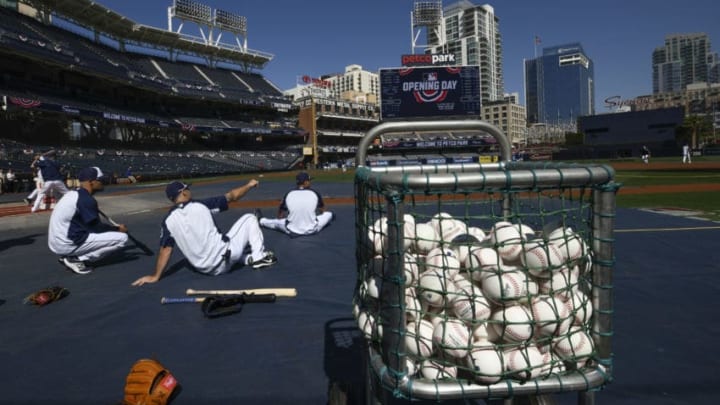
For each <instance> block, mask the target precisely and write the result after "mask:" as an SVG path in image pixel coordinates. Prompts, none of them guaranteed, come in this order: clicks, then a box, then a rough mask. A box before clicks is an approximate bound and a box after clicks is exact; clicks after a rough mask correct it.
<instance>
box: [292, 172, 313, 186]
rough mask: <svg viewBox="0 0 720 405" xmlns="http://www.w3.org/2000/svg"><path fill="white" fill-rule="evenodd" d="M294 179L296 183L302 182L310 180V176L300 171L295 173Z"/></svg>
mask: <svg viewBox="0 0 720 405" xmlns="http://www.w3.org/2000/svg"><path fill="white" fill-rule="evenodd" d="M295 180H296V181H297V184H302V183H305V182H306V181H310V180H312V178H311V177H310V175H309V174H307V173H306V172H300V173H298V174H297V176H295Z"/></svg>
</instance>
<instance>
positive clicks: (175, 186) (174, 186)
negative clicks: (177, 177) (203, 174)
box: [165, 181, 190, 201]
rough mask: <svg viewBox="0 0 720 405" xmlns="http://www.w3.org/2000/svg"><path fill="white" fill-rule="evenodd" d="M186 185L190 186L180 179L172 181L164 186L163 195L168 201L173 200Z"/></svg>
mask: <svg viewBox="0 0 720 405" xmlns="http://www.w3.org/2000/svg"><path fill="white" fill-rule="evenodd" d="M188 187H190V184H185V183H183V182H182V181H173V182H172V183H170V184H168V185H167V187H165V195H166V196H167V198H168V199H170V201H175V198H177V196H178V195H180V193H181V192H182V191H183V190H185V189H186V188H188Z"/></svg>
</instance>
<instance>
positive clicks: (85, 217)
mask: <svg viewBox="0 0 720 405" xmlns="http://www.w3.org/2000/svg"><path fill="white" fill-rule="evenodd" d="M102 177H103V173H102V171H101V170H100V169H99V168H98V167H86V168H84V169H82V170H80V172H79V173H78V180H79V181H80V188H78V189H77V190H73V191H69V192H68V193H66V194H65V196H63V198H61V199H60V201H58V203H57V205H55V209H54V210H53V212H52V215H51V216H50V226H49V228H48V246H49V247H50V250H51V251H52V252H53V253H55V254H58V255H61V256H62V257H60V259H59V260H60V263H62V264H63V265H65V267H67V268H68V269H70V270H71V271H73V272H75V273H77V274H87V273H90V272H91V271H92V268H91V267H89V266H87V265H86V262H93V261H96V260H99V259H101V258H103V257H105V256H107V255H108V254H110V253H113V252H115V251H118V250H120V249H122V248H123V247H124V246H125V245H126V244H127V241H128V235H127V227H125V225H122V224H120V225H118V226H112V225H109V224H105V223H103V222H101V221H100V217H99V214H100V211H99V209H98V203H97V200H95V198H94V197H93V194H95V193H96V192H98V191H101V190H103V189H104V185H103V182H102Z"/></svg>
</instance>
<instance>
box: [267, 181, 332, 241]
mask: <svg viewBox="0 0 720 405" xmlns="http://www.w3.org/2000/svg"><path fill="white" fill-rule="evenodd" d="M324 206H325V203H324V202H323V199H322V197H321V196H320V194H319V193H318V192H317V191H315V190H313V189H311V188H302V187H300V188H297V189H294V190H290V191H289V192H288V193H287V194H285V196H284V197H283V199H282V202H281V203H280V210H281V211H285V212H287V217H286V218H277V219H273V218H261V219H260V226H262V227H264V228H268V229H275V230H279V231H282V232H285V233H286V234H288V235H290V236H303V235H312V234H315V233H318V232H320V231H321V230H322V229H323V228H325V227H326V226H327V224H329V223H330V221H332V219H333V213H332V212H329V211H326V212H323V213H320V214H317V212H318V210H319V209H321V208H323V207H324Z"/></svg>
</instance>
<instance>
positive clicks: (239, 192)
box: [132, 179, 277, 286]
mask: <svg viewBox="0 0 720 405" xmlns="http://www.w3.org/2000/svg"><path fill="white" fill-rule="evenodd" d="M257 185H258V182H257V180H255V179H252V180H250V181H249V182H248V183H247V184H245V185H244V186H240V187H237V188H234V189H232V190H230V191H228V192H227V193H226V194H225V195H224V196H217V197H211V198H208V199H204V200H193V199H192V192H191V191H190V189H189V188H188V187H189V185H187V184H184V183H182V182H179V181H174V182H172V183H170V184H168V186H167V187H166V189H165V194H166V195H167V197H168V198H169V199H170V201H172V202H173V203H174V204H175V206H174V207H172V208H171V209H170V212H168V214H167V216H166V217H165V219H164V220H163V223H162V228H161V234H160V246H161V247H160V251H159V252H158V258H157V262H156V264H155V273H154V274H152V275H149V276H144V277H141V278H139V279H137V280H135V281H134V282H133V283H132V285H134V286H140V285H143V284H146V283H154V282H156V281H158V280H160V277H161V276H162V273H163V271H165V267H166V266H167V264H168V261H169V260H170V255H171V254H172V251H173V249H174V248H175V246H177V247H178V248H179V249H180V251H181V252H182V253H183V255H185V257H186V258H187V260H188V261H189V262H190V264H191V265H192V266H193V267H194V268H195V270H196V271H198V272H200V273H204V274H208V275H213V276H217V275H220V274H223V273H227V272H229V271H230V270H231V268H232V266H233V265H234V264H235V263H242V264H245V265H248V266H252V267H253V268H254V269H259V268H263V267H267V266H271V265H273V264H275V263H276V262H277V259H276V258H275V255H274V254H273V253H272V252H271V251H269V250H265V245H264V238H263V234H262V231H261V230H260V225H258V221H257V218H256V217H255V216H254V215H253V214H245V215H243V216H241V217H240V219H238V220H237V221H236V222H235V224H234V225H233V226H232V228H230V230H229V231H228V232H226V233H220V230H219V229H218V228H217V226H216V225H215V221H213V218H212V216H213V214H217V213H219V212H221V211H226V210H227V209H228V202H230V201H235V200H238V199H240V198H242V197H243V196H244V195H245V194H247V192H248V191H250V189H252V188H253V187H256V186H257ZM248 247H249V249H250V253H249V254H246V253H245V250H246V248H248Z"/></svg>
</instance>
